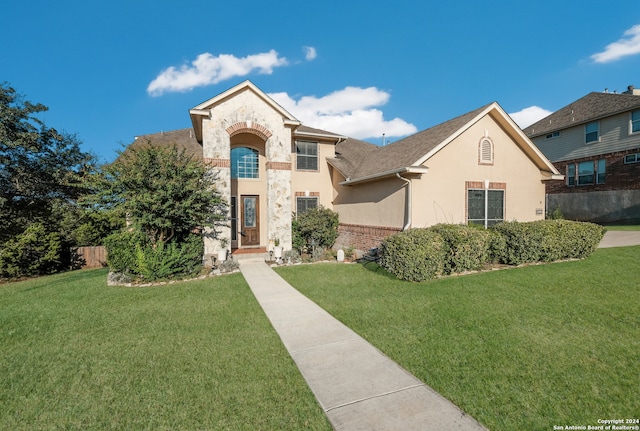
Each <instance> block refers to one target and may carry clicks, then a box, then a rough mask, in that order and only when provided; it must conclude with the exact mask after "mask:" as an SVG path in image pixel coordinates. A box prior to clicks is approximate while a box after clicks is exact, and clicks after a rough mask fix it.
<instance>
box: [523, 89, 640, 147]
mask: <svg viewBox="0 0 640 431" xmlns="http://www.w3.org/2000/svg"><path fill="white" fill-rule="evenodd" d="M637 108H640V96H637V95H632V94H615V93H598V92H592V93H589V94H587V95H586V96H584V97H583V98H581V99H578V100H576V101H575V102H573V103H570V104H569V105H567V106H565V107H563V108H561V109H559V110H557V111H556V112H554V113H553V114H551V115H548V116H547V117H545V118H543V119H542V120H540V121H538V122H536V123H534V124H532V125H530V126H529V127H526V128H525V129H524V133H525V134H526V135H527V136H529V137H530V138H533V137H536V136H540V135H544V134H547V133H550V132H555V131H558V130H562V129H566V128H568V127H572V126H577V125H580V124H584V123H587V122H590V121H595V120H598V119H601V118H604V117H609V116H611V115H615V114H619V113H621V112H625V111H629V110H632V109H637Z"/></svg>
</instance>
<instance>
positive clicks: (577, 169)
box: [567, 159, 607, 186]
mask: <svg viewBox="0 0 640 431" xmlns="http://www.w3.org/2000/svg"><path fill="white" fill-rule="evenodd" d="M606 174H607V161H606V160H605V159H599V160H589V161H586V162H580V163H570V164H568V165H567V185H568V186H575V185H576V184H577V185H579V186H586V185H592V184H604V183H605V178H606Z"/></svg>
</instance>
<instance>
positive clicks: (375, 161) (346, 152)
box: [330, 104, 490, 178]
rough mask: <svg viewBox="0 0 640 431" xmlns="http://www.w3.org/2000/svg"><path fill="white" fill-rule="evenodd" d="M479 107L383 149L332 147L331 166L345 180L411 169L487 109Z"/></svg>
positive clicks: (348, 144)
mask: <svg viewBox="0 0 640 431" xmlns="http://www.w3.org/2000/svg"><path fill="white" fill-rule="evenodd" d="M489 105H490V104H488V105H485V106H482V107H480V108H478V109H475V110H473V111H471V112H468V113H466V114H464V115H461V116H459V117H456V118H453V119H451V120H449V121H447V122H444V123H441V124H439V125H437V126H434V127H431V128H429V129H426V130H423V131H422V132H418V133H416V134H414V135H411V136H408V137H406V138H404V139H401V140H399V141H396V142H394V143H392V144H389V145H387V146H385V147H378V146H376V145H373V144H368V143H366V142H363V141H357V140H355V139H347V140H346V141H344V142H341V143H339V144H337V145H336V155H337V157H336V159H331V160H330V162H331V164H333V165H334V166H335V167H336V168H337V169H338V170H339V171H340V172H341V173H342V174H343V175H344V176H345V177H347V178H363V177H367V176H370V175H375V174H378V173H383V172H389V171H393V170H394V169H400V168H404V167H409V166H414V165H415V164H416V162H417V161H418V160H420V159H421V158H422V157H424V156H425V155H426V154H428V153H429V152H430V151H432V150H433V149H434V148H436V147H437V146H438V145H440V144H441V143H442V142H444V141H445V140H446V139H447V138H449V137H451V135H453V134H454V133H455V132H457V131H458V130H460V129H461V128H462V127H464V126H465V125H466V124H467V123H468V122H469V121H471V120H472V119H473V118H474V117H476V116H477V115H478V114H480V112H482V111H483V110H485V109H486V108H487V107H488V106H489Z"/></svg>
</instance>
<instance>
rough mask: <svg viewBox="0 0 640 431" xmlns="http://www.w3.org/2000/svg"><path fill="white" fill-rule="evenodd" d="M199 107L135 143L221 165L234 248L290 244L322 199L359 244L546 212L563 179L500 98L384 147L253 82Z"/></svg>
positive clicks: (343, 233)
mask: <svg viewBox="0 0 640 431" xmlns="http://www.w3.org/2000/svg"><path fill="white" fill-rule="evenodd" d="M189 113H190V115H191V121H192V124H193V128H192V129H183V130H178V131H172V132H163V133H157V134H152V135H145V136H141V137H140V138H138V139H137V140H136V141H135V142H134V143H133V144H132V145H140V143H150V144H152V145H165V146H166V145H172V144H175V145H178V146H180V147H182V148H186V149H187V151H189V152H191V153H192V154H194V155H196V156H197V157H199V158H202V160H203V161H204V162H205V163H207V164H209V165H210V166H212V168H213V169H216V170H217V171H218V177H219V182H218V191H219V192H220V193H221V194H222V196H223V197H224V198H225V199H227V201H228V202H230V223H229V226H228V227H227V228H223V229H222V232H221V235H222V237H223V238H227V239H229V240H230V245H231V248H232V249H259V250H261V249H264V250H269V249H271V247H273V245H274V241H275V240H276V239H278V240H280V243H281V245H282V246H283V248H284V249H285V250H287V249H290V248H291V240H292V238H291V221H292V214H294V213H299V212H302V211H304V210H306V209H308V208H310V207H315V206H318V205H323V206H325V207H327V208H331V209H333V210H334V211H336V212H338V213H339V215H340V221H341V224H340V237H339V244H341V245H345V246H353V247H355V248H357V249H360V250H367V249H368V248H370V247H373V246H377V245H378V244H379V242H380V240H381V239H383V238H384V237H386V236H388V235H390V234H392V233H395V232H399V231H401V230H403V229H407V228H410V227H426V226H430V225H433V224H436V223H477V224H481V225H484V226H488V225H491V224H493V223H496V222H499V221H502V220H520V221H531V220H539V219H543V218H544V213H545V203H544V201H545V187H544V182H546V181H549V180H552V179H558V178H562V175H560V173H559V172H558V171H557V170H556V169H555V168H554V166H553V165H552V164H551V162H550V161H549V160H548V159H547V158H546V157H545V156H544V155H543V153H542V152H541V151H540V150H538V149H537V148H536V147H535V145H534V144H533V143H532V142H531V141H530V140H529V139H528V138H527V136H525V135H524V134H523V133H522V131H521V130H520V128H519V127H518V126H517V125H516V124H515V123H514V122H513V120H512V119H511V118H510V117H509V116H508V115H507V114H506V113H505V112H504V110H503V109H502V108H501V107H500V106H499V105H498V104H497V103H491V104H489V105H486V106H483V107H481V108H478V109H476V110H474V111H471V112H469V113H467V114H465V115H462V116H460V117H457V118H454V119H453V120H450V121H447V122H445V123H443V124H440V125H438V126H435V127H432V128H430V129H427V130H425V131H422V132H419V133H417V134H415V135H412V136H409V137H407V138H405V139H402V140H399V141H397V142H394V143H393V144H390V145H387V146H385V147H379V146H376V145H373V144H369V143H367V142H363V141H359V140H356V139H352V138H347V137H345V136H342V135H339V134H337V133H332V132H327V131H323V130H318V129H314V128H311V127H308V126H305V125H303V124H301V122H300V121H299V120H297V119H296V118H294V117H293V116H292V115H291V114H290V113H289V112H287V111H286V110H285V109H284V108H282V107H281V106H280V105H278V104H277V103H276V102H275V101H274V100H273V99H271V98H270V97H269V96H268V95H267V94H265V93H264V92H262V91H261V90H260V89H258V88H257V87H256V86H255V85H254V84H252V83H251V82H249V81H245V82H243V83H241V84H239V85H237V86H235V87H233V88H231V89H229V90H227V91H225V92H223V93H221V94H219V95H218V96H216V97H214V98H212V99H210V100H208V101H206V102H204V103H202V104H200V105H198V106H196V107H194V108H193V109H191V110H190V111H189ZM219 248H220V243H219V242H218V241H217V240H213V239H210V238H206V239H205V254H207V255H212V254H214V253H215V252H216V251H217V250H218V249H219Z"/></svg>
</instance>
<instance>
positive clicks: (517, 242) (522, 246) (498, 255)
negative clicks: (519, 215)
mask: <svg viewBox="0 0 640 431" xmlns="http://www.w3.org/2000/svg"><path fill="white" fill-rule="evenodd" d="M491 229H492V230H493V231H494V232H496V233H498V234H499V235H500V237H501V238H500V239H499V238H494V241H493V242H492V247H491V252H492V255H493V256H494V257H495V260H496V261H498V262H500V263H505V264H508V265H520V264H523V263H530V262H553V261H556V260H561V259H582V258H584V257H587V256H589V255H590V254H591V253H593V252H594V251H595V249H596V248H597V247H598V244H599V243H600V240H601V239H602V236H603V235H604V232H605V229H604V228H602V227H601V226H599V225H596V224H593V223H584V222H576V221H569V220H540V221H535V222H528V223H520V222H505V223H499V224H497V225H495V226H493V227H492V228H491Z"/></svg>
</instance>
